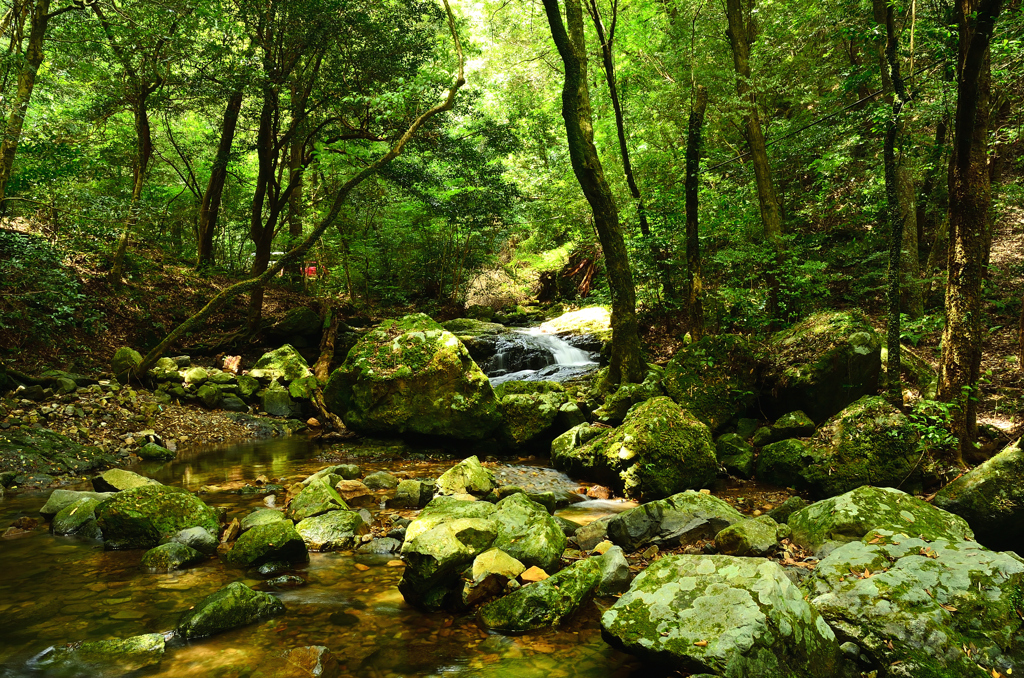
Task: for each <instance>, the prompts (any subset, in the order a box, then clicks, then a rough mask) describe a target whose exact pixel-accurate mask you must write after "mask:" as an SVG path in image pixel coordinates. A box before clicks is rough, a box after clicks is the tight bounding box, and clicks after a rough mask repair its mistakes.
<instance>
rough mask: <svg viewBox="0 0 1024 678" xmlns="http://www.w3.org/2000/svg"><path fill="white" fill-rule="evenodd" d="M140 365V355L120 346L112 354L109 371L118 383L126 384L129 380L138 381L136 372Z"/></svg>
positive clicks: (133, 350) (131, 349)
mask: <svg viewBox="0 0 1024 678" xmlns="http://www.w3.org/2000/svg"><path fill="white" fill-rule="evenodd" d="M141 364H142V355H141V354H140V353H139V352H138V351H136V350H135V349H133V348H128V347H127V346H122V347H121V348H119V349H117V350H116V351H115V352H114V357H113V358H111V359H110V371H111V372H113V373H114V378H115V379H117V381H118V382H119V383H122V384H127V383H128V382H129V381H130V380H136V381H137V380H138V379H139V376H140V375H138V374H136V370H137V369H138V367H139V365H141Z"/></svg>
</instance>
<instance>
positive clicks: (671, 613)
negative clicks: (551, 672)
mask: <svg viewBox="0 0 1024 678" xmlns="http://www.w3.org/2000/svg"><path fill="white" fill-rule="evenodd" d="M601 628H602V630H603V635H604V638H605V640H607V641H608V642H609V643H611V644H612V645H613V646H614V647H617V648H619V649H621V650H623V651H625V652H630V653H632V654H635V655H637V656H639V657H641V658H643V659H644V660H645V661H651V662H656V663H658V664H661V665H667V666H668V667H671V668H673V669H675V670H679V671H685V672H688V673H706V674H712V675H716V676H737V677H739V676H743V677H744V678H835V677H837V676H842V675H844V674H846V675H852V674H848V673H847V671H848V667H846V666H844V664H845V659H844V657H843V655H842V652H841V651H840V649H839V643H838V642H837V640H836V636H835V633H833V631H832V629H831V628H829V625H828V624H827V623H826V622H825V620H824V619H823V618H822V617H821V615H819V614H818V612H817V611H815V609H814V608H813V607H811V606H810V605H809V604H808V603H807V602H806V601H805V600H804V598H803V593H802V592H801V591H800V590H799V589H798V588H797V587H796V586H794V585H793V583H792V582H790V580H789V579H788V578H787V577H786V574H785V572H784V571H783V569H782V568H781V567H780V566H779V565H778V564H777V563H775V562H772V561H768V560H763V559H760V558H734V557H731V556H666V557H664V558H662V559H660V560H658V561H656V562H654V563H652V564H651V566H650V567H648V568H647V569H646V570H645V571H644V572H642V573H640V575H639V576H638V577H637V578H636V579H635V580H634V581H633V584H632V586H630V588H629V591H628V592H627V593H625V594H624V595H623V596H622V597H621V598H619V600H618V602H616V603H615V605H613V606H612V607H611V608H610V609H608V610H607V611H605V613H604V614H603V615H602V617H601Z"/></svg>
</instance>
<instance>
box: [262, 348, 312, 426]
mask: <svg viewBox="0 0 1024 678" xmlns="http://www.w3.org/2000/svg"><path fill="white" fill-rule="evenodd" d="M249 376H250V377H254V378H256V379H259V380H260V381H262V382H264V383H270V382H272V381H275V380H277V381H279V382H281V383H285V384H287V383H290V382H292V381H295V380H296V379H302V378H303V377H311V376H313V371H312V370H310V369H309V363H307V362H306V359H305V358H303V357H302V355H301V354H300V353H299V352H298V351H296V350H295V348H294V347H292V346H291V344H284V345H283V346H281V348H279V349H276V350H274V351H270V352H269V353H264V354H263V355H262V356H260V359H259V360H257V361H256V364H255V365H253V367H252V369H251V370H249ZM282 416H284V415H282Z"/></svg>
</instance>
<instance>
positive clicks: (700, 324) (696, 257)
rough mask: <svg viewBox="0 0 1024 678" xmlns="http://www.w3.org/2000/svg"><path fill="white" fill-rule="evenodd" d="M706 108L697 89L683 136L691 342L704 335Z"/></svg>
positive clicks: (701, 91)
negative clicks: (701, 207)
mask: <svg viewBox="0 0 1024 678" xmlns="http://www.w3.org/2000/svg"><path fill="white" fill-rule="evenodd" d="M707 107H708V90H707V88H706V87H704V86H703V85H698V86H697V88H696V92H695V94H694V101H693V108H692V109H691V110H690V121H689V126H688V128H687V132H686V276H687V290H688V294H687V297H688V298H687V302H688V303H687V306H688V308H689V315H690V335H691V337H692V338H693V339H694V340H697V339H700V338H701V337H702V336H703V335H704V300H703V294H704V291H703V287H704V281H703V278H702V276H701V270H700V269H701V260H700V237H699V232H698V229H697V196H698V189H699V179H700V151H701V139H702V134H701V133H702V131H703V128H704V113H705V111H707Z"/></svg>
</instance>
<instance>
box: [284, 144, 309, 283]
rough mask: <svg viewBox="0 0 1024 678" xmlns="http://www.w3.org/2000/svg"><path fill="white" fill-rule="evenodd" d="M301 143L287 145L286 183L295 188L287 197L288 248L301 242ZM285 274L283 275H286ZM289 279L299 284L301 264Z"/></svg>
mask: <svg viewBox="0 0 1024 678" xmlns="http://www.w3.org/2000/svg"><path fill="white" fill-rule="evenodd" d="M302 146H303V145H302V142H301V141H300V140H299V139H295V140H293V141H292V143H291V144H289V149H288V150H289V155H288V182H289V184H291V185H292V186H294V187H295V188H293V189H292V192H291V195H289V196H288V215H287V219H288V247H289V248H290V247H291V246H292V243H297V242H300V241H301V240H302V215H303V212H302V175H303V173H304V169H305V168H304V167H303V162H302V160H303V157H302V156H303V154H302ZM288 273H289V272H286V273H285V275H288ZM290 273H291V275H290V277H291V278H292V279H293V280H294V281H295V282H296V283H301V282H302V280H303V279H304V276H305V267H304V266H303V262H301V261H300V262H299V263H298V265H297V266H295V267H294V268H292V270H291V271H290Z"/></svg>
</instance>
